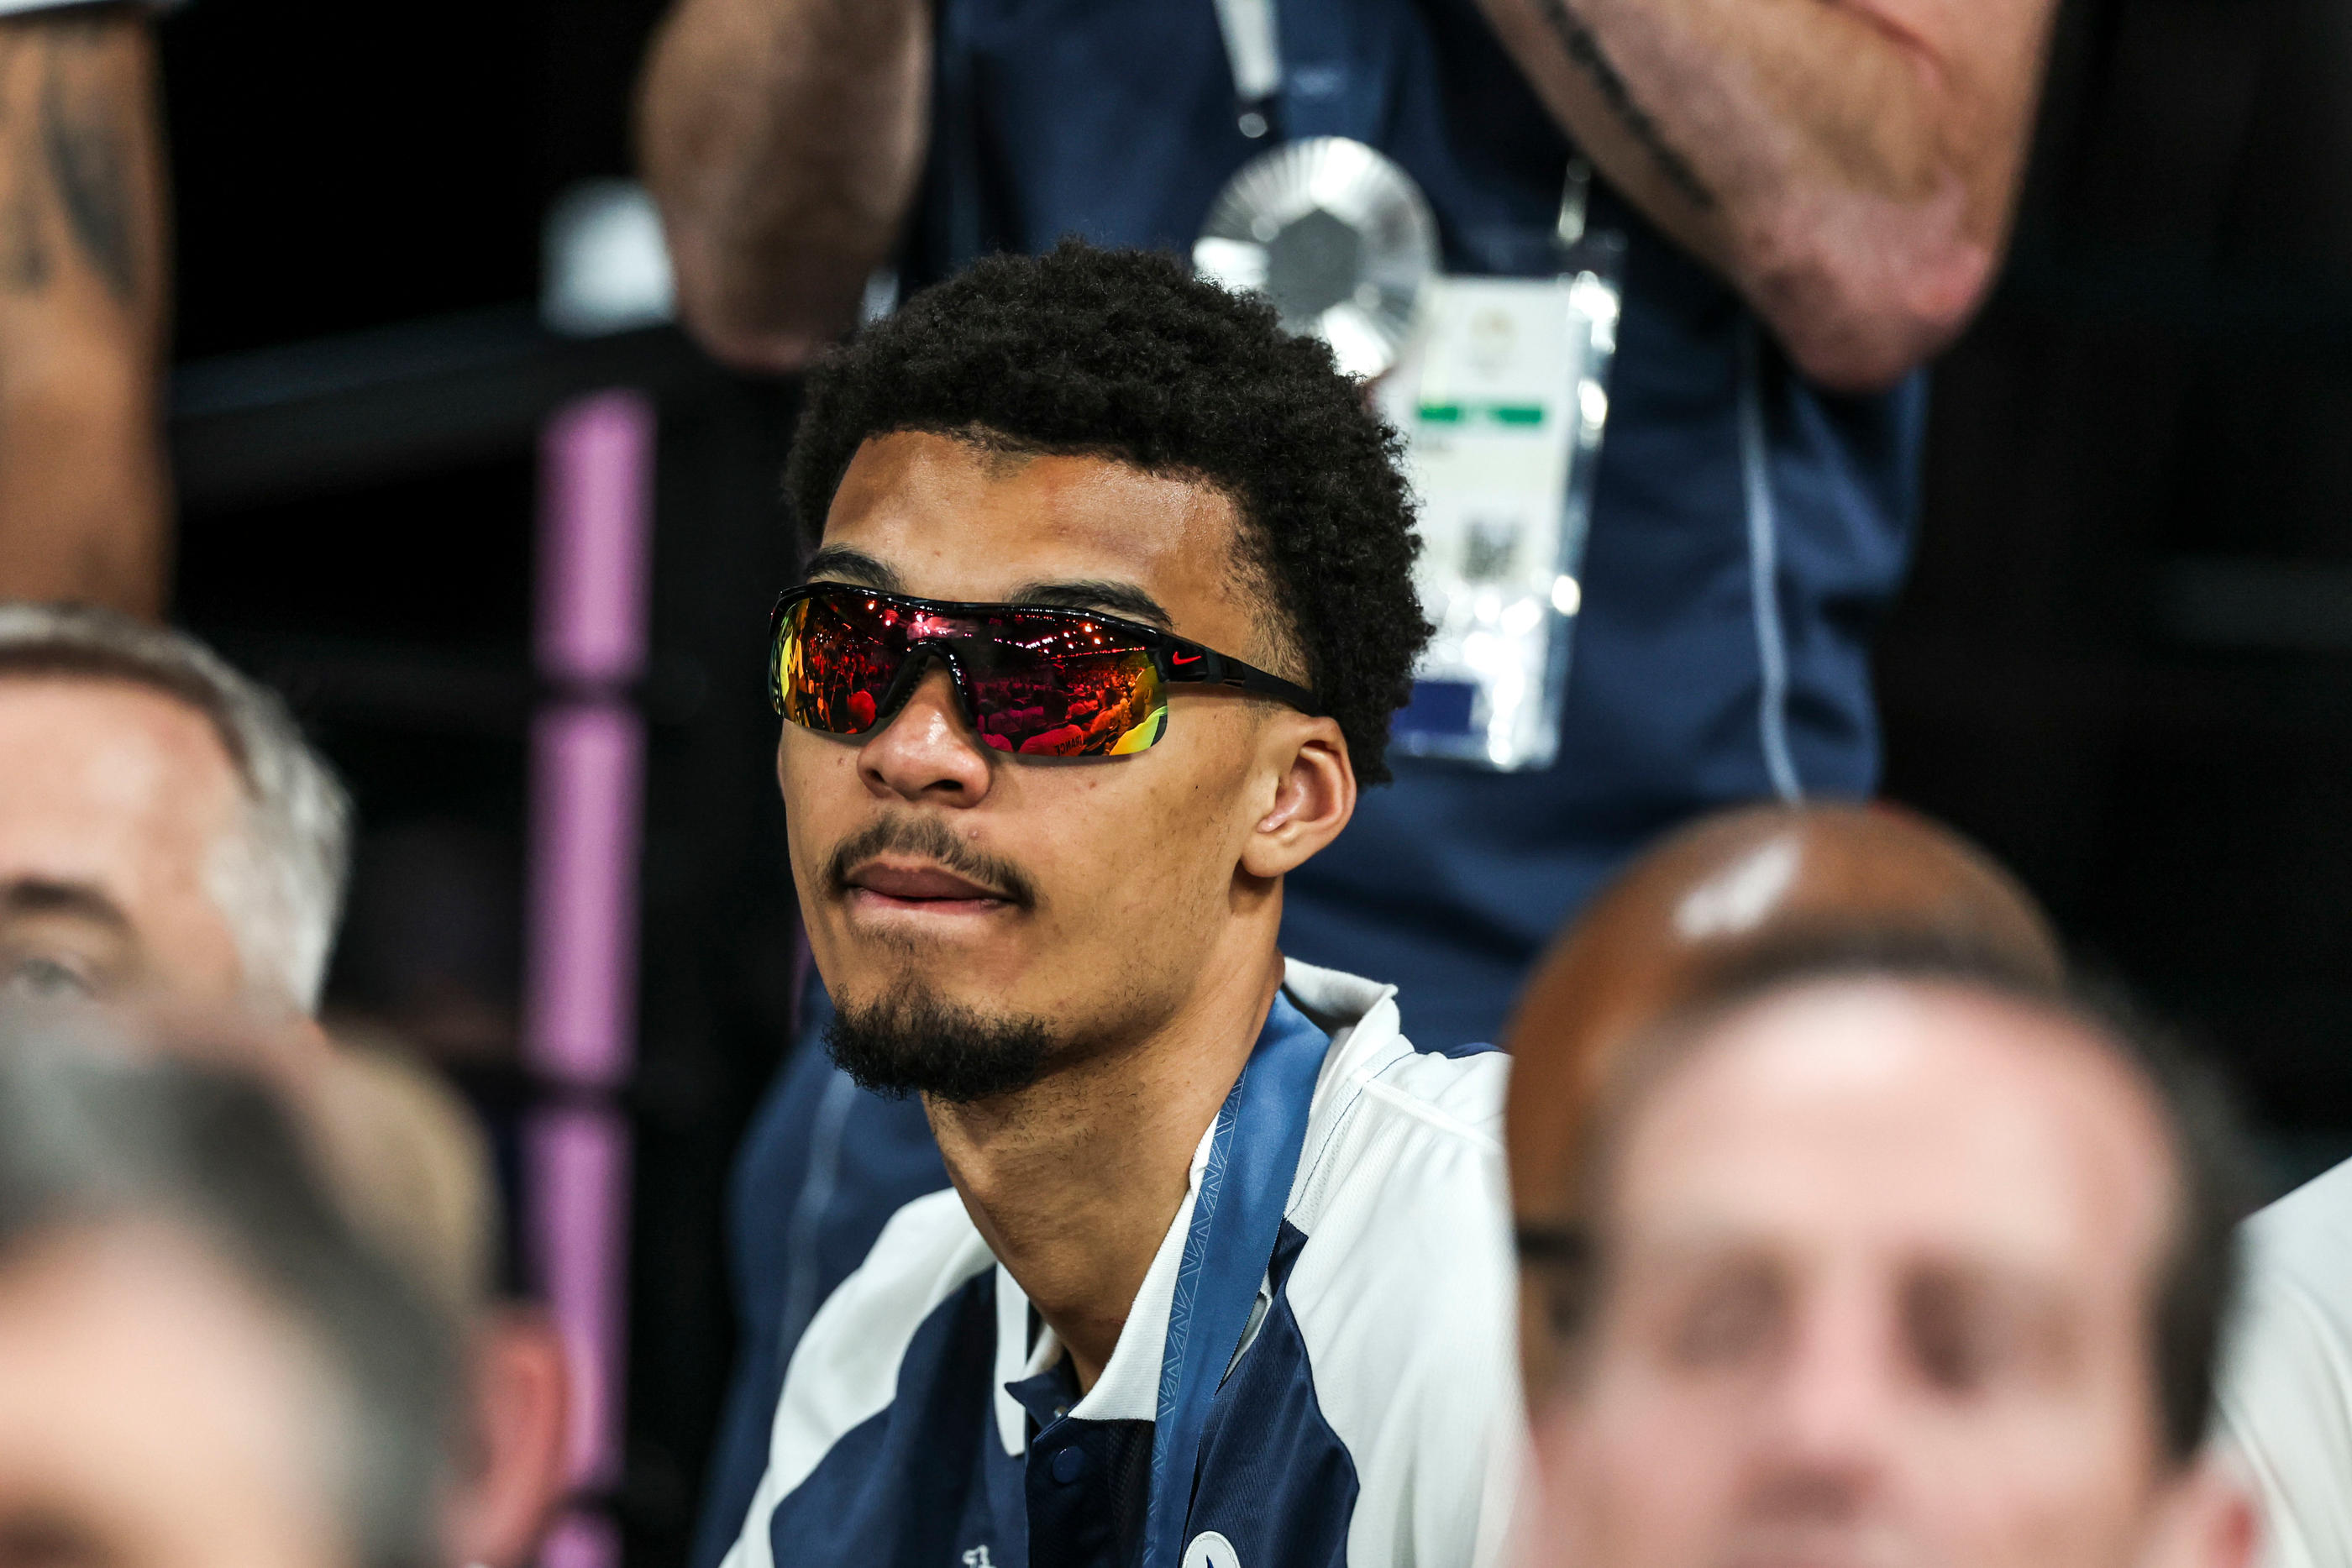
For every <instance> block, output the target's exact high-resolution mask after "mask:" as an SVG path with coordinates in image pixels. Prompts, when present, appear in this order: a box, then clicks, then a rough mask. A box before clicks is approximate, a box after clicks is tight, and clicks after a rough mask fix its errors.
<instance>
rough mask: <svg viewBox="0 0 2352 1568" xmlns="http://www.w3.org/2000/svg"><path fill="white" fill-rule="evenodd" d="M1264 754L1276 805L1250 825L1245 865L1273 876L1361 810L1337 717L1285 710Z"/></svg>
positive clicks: (1306, 856) (1303, 859) (1295, 864)
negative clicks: (1272, 783)
mask: <svg viewBox="0 0 2352 1568" xmlns="http://www.w3.org/2000/svg"><path fill="white" fill-rule="evenodd" d="M1261 757H1262V758H1263V760H1264V762H1265V765H1266V766H1267V768H1269V769H1270V770H1271V771H1272V772H1273V774H1274V776H1275V788H1274V804H1273V805H1272V806H1271V807H1270V808H1268V810H1266V811H1265V814H1264V815H1263V816H1261V817H1259V818H1258V820H1257V821H1255V823H1253V824H1252V825H1251V828H1250V835H1249V840H1248V841H1247V842H1246V843H1244V845H1243V846H1242V869H1243V870H1244V872H1246V873H1249V874H1250V875H1252V876H1255V877H1262V878H1266V879H1269V880H1270V879H1272V878H1274V877H1278V876H1283V875H1286V874H1287V873H1290V872H1293V871H1296V870H1297V869H1298V868H1299V867H1300V866H1302V865H1304V864H1306V863H1307V861H1308V860H1310V859H1312V858H1313V857H1314V855H1315V853H1316V852H1318V850H1320V849H1322V848H1323V846H1325V845H1326V844H1328V843H1329V842H1330V841H1332V840H1333V839H1336V838H1338V837H1339V830H1340V829H1342V828H1344V827H1346V826H1347V825H1348V819H1349V818H1350V817H1352V816H1354V815H1355V814H1356V768H1355V764H1353V763H1352V762H1350V761H1349V759H1348V740H1347V737H1345V736H1343V735H1341V734H1340V733H1339V724H1338V722H1337V721H1336V720H1333V719H1328V718H1309V717H1307V716H1306V715H1304V714H1288V713H1286V714H1283V715H1281V716H1280V717H1279V718H1278V719H1277V720H1276V722H1274V723H1271V724H1268V725H1267V726H1266V727H1265V751H1263V752H1262V753H1261Z"/></svg>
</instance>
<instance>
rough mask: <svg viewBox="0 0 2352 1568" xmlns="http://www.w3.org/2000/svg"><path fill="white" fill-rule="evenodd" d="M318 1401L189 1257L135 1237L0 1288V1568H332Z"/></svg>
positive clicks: (101, 1237)
mask: <svg viewBox="0 0 2352 1568" xmlns="http://www.w3.org/2000/svg"><path fill="white" fill-rule="evenodd" d="M329 1386H330V1385H329V1383H328V1381H327V1379H326V1377H325V1375H324V1373H323V1370H322V1364H321V1363H320V1362H319V1361H318V1360H316V1359H315V1357H314V1356H313V1354H312V1353H311V1352H310V1346H309V1343H308V1342H307V1340H306V1339H305V1337H304V1336H303V1334H302V1333H301V1332H300V1331H299V1329H298V1328H296V1327H295V1326H294V1325H293V1324H292V1323H290V1322H287V1321H285V1320H284V1319H282V1318H280V1317H278V1316H277V1315H275V1314H274V1313H272V1312H271V1311H270V1310H269V1309H268V1307H266V1306H265V1305H264V1304H262V1303H261V1302H260V1301H258V1300H257V1298H256V1297H255V1296H254V1295H253V1294H252V1292H251V1291H249V1290H247V1288H246V1287H245V1286H244V1285H243V1284H242V1282H240V1281H237V1280H236V1278H235V1277H234V1276H233V1275H232V1274H231V1273H230V1272H229V1271H228V1270H226V1269H225V1268H224V1267H222V1266H221V1265H220V1264H219V1263H218V1262H216V1261H215V1260H213V1259H212V1258H211V1257H210V1256H209V1255H207V1254H206V1253H205V1251H204V1250H203V1249H201V1248H199V1247H198V1246H196V1245H195V1244H194V1243H192V1242H190V1241H188V1240H186V1239H184V1238H182V1237H179V1236H177V1235H174V1234H173V1233H172V1232H170V1231H167V1230H164V1229H161V1228H151V1227H148V1226H143V1225H136V1224H118V1225H105V1226H98V1227H93V1228H86V1229H77V1230H71V1231H67V1232H62V1233H60V1234H58V1236H56V1237H54V1238H52V1239H48V1240H47V1241H43V1242H37V1243H36V1244H34V1245H32V1246H30V1247H28V1248H26V1249H24V1250H22V1251H20V1252H19V1253H17V1254H16V1255H15V1256H14V1257H12V1258H11V1259H10V1260H9V1261H8V1263H7V1265H6V1266H5V1268H0V1568H337V1565H341V1564H346V1563H349V1562H350V1561H351V1557H352V1553H351V1552H350V1551H349V1549H348V1548H347V1546H346V1545H345V1544H344V1542H343V1541H342V1538H341V1534H340V1532H339V1531H338V1529H337V1527H336V1521H335V1515H334V1512H333V1504H332V1501H331V1492H332V1490H333V1489H332V1479H333V1476H334V1473H335V1471H334V1467H335V1466H337V1465H338V1464H339V1463H342V1462H346V1460H345V1458H344V1456H342V1455H341V1454H339V1453H338V1452H337V1451H336V1450H337V1447H338V1445H337V1442H336V1431H337V1422H336V1421H335V1419H334V1417H333V1416H332V1415H331V1406H330V1404H329V1395H328V1389H329Z"/></svg>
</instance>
